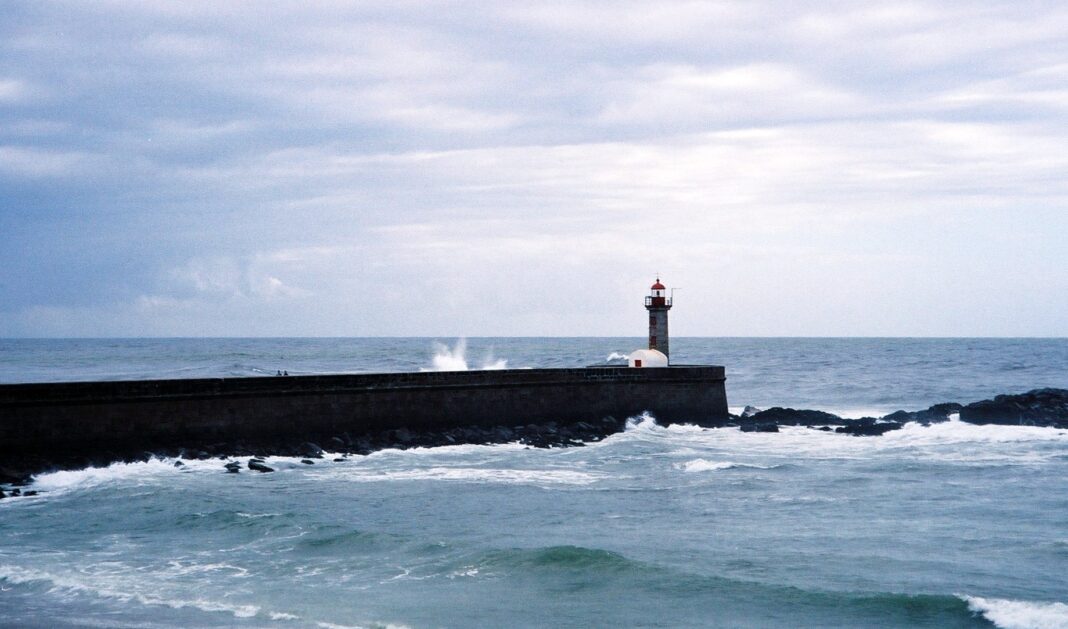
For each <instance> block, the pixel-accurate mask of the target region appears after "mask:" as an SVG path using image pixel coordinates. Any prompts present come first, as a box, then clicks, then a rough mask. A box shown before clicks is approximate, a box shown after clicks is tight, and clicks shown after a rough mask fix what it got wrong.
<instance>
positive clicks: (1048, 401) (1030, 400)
mask: <svg viewBox="0 0 1068 629" xmlns="http://www.w3.org/2000/svg"><path fill="white" fill-rule="evenodd" d="M960 419H961V421H965V422H968V423H971V424H1005V425H1012V426H1021V425H1022V426H1055V427H1058V428H1068V389H1034V390H1033V391H1028V392H1027V393H1021V394H1018V395H999V396H997V397H995V398H994V399H993V400H983V401H981V402H973V403H971V404H968V405H967V406H965V407H963V408H962V409H960Z"/></svg>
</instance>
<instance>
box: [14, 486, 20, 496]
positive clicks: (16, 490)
mask: <svg viewBox="0 0 1068 629" xmlns="http://www.w3.org/2000/svg"><path fill="white" fill-rule="evenodd" d="M11 495H12V496H21V495H22V490H21V489H19V488H18V487H16V488H14V489H12V490H11Z"/></svg>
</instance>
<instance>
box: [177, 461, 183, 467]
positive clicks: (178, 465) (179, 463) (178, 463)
mask: <svg viewBox="0 0 1068 629" xmlns="http://www.w3.org/2000/svg"><path fill="white" fill-rule="evenodd" d="M174 467H185V463H182V462H181V461H175V462H174Z"/></svg>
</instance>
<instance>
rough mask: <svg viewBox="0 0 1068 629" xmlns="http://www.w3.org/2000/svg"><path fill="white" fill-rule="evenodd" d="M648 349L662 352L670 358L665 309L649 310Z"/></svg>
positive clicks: (666, 311)
mask: <svg viewBox="0 0 1068 629" xmlns="http://www.w3.org/2000/svg"><path fill="white" fill-rule="evenodd" d="M649 349H655V350H658V351H660V352H663V354H664V355H665V356H667V357H668V358H671V352H670V351H668V310H667V308H655V307H653V308H649Z"/></svg>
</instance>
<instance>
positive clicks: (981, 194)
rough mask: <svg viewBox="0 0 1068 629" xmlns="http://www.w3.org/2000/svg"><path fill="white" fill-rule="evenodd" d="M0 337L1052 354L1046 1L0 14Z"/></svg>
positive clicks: (1056, 120) (1065, 29)
mask: <svg viewBox="0 0 1068 629" xmlns="http://www.w3.org/2000/svg"><path fill="white" fill-rule="evenodd" d="M3 14H4V15H3V19H2V20H0V336H139V335H165V336H184V335H198V336H199V335H237V336H258V335H280V336H297V335H327V336H332V335H338V336H364V335H443V336H452V335H455V336H461V335H466V336H477V335H633V336H638V335H641V334H642V333H643V332H644V324H645V317H646V314H645V312H644V309H643V308H642V305H641V304H642V297H643V295H644V294H645V292H646V291H647V289H648V286H649V284H650V283H651V282H652V280H653V279H654V274H655V273H656V272H658V271H659V272H660V273H661V274H662V278H663V279H664V280H665V281H666V282H667V283H668V284H669V285H671V286H680V287H682V288H683V290H682V291H680V292H679V293H678V294H677V306H676V308H675V309H674V310H673V311H672V317H673V318H672V326H673V333H674V334H679V335H702V336H705V335H707V336H720V335H831V336H848V335H877V336H878V335H935V336H969V335H996V336H1002V335H1004V336H1030V335H1037V336H1068V8H1066V7H1065V6H1064V5H1063V3H1060V2H1026V1H1025V2H1011V3H1006V2H953V3H946V2H929V3H923V2H894V3H885V2H843V3H834V2H821V3H807V2H796V1H790V2H786V1H784V2H759V1H746V2H736V3H735V2H664V1H662V0H661V1H657V2H647V3H646V2H619V1H613V2H567V3H559V4H533V3H526V2H517V3H474V2H472V3H464V2H435V3H424V2H414V1H413V2H404V1H398V0H390V1H388V2H381V3H378V2H370V1H368V2H358V3H345V2H317V3H309V2H301V3H286V4H270V3H263V2H238V1H233V0H231V1H228V2H224V3H220V2H216V1H204V2H199V1H191V0H186V1H183V2H150V1H139V2H126V1H115V2H105V1H97V2H91V3H89V2H73V1H72V2H45V1H40V0H36V1H32V2H18V1H15V2H5V3H4V6H3Z"/></svg>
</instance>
